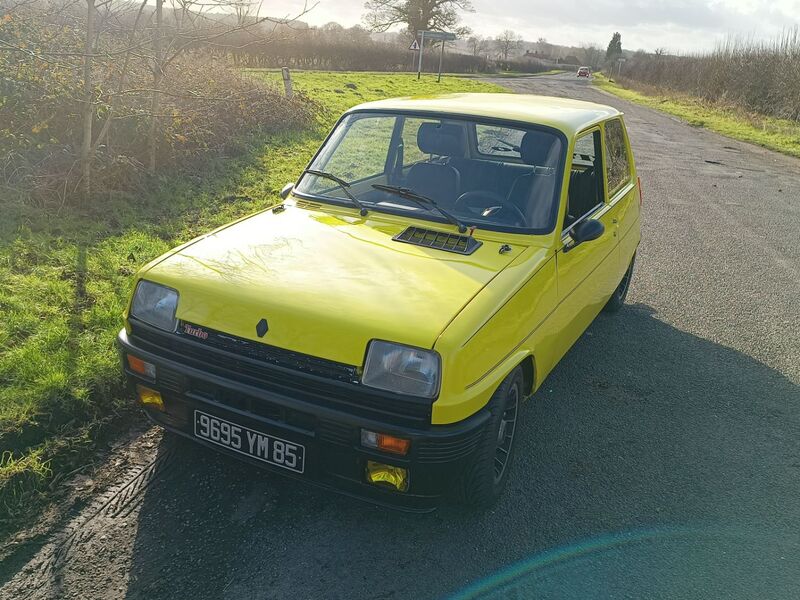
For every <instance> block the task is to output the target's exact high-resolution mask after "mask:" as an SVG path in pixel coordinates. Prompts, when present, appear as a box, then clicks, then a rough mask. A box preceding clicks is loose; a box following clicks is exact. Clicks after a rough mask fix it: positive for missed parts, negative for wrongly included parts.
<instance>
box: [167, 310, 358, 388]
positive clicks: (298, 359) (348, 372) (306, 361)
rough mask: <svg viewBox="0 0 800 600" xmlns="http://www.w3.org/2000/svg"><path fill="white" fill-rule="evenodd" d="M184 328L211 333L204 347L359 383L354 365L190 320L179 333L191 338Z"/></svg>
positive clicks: (184, 323) (183, 322)
mask: <svg viewBox="0 0 800 600" xmlns="http://www.w3.org/2000/svg"><path fill="white" fill-rule="evenodd" d="M181 330H183V331H187V330H189V331H198V330H199V331H201V332H202V333H203V334H207V335H208V337H207V338H205V339H204V340H203V342H202V344H203V345H204V346H212V347H214V348H217V349H219V350H224V351H225V352H231V353H232V354H238V355H240V356H246V357H247V358H251V359H253V360H257V361H259V362H264V363H268V364H272V365H277V366H279V367H284V368H287V369H293V370H296V371H302V372H304V373H311V374H313V375H318V376H320V377H326V378H328V379H335V380H337V381H344V382H346V383H358V371H357V370H356V368H355V367H353V366H351V365H346V364H343V363H338V362H335V361H332V360H326V359H324V358H318V357H316V356H309V355H308V354H301V353H300V352H293V351H291V350H285V349H284V348H278V347H276V346H269V345H267V344H262V343H259V342H252V341H250V340H247V339H244V338H240V337H236V336H234V335H228V334H227V333H222V332H221V331H215V330H213V329H209V328H207V327H201V326H200V325H195V324H194V323H188V322H186V321H181V323H180V326H179V327H178V331H177V332H176V333H175V335H177V336H183V337H189V338H190V339H191V337H190V336H189V335H188V334H186V333H182V332H181Z"/></svg>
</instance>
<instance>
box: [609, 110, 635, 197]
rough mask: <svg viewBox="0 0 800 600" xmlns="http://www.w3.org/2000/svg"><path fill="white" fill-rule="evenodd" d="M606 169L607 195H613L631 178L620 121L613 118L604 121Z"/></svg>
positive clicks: (626, 147)
mask: <svg viewBox="0 0 800 600" xmlns="http://www.w3.org/2000/svg"><path fill="white" fill-rule="evenodd" d="M605 129H606V171H607V174H608V190H609V196H611V195H613V194H614V193H615V192H616V191H617V190H619V189H620V188H621V187H622V186H624V185H625V184H626V183H628V182H629V181H630V179H631V167H630V160H629V159H628V146H627V145H626V144H625V133H624V132H623V131H622V122H621V121H620V120H619V119H614V120H612V121H608V122H607V123H606V127H605Z"/></svg>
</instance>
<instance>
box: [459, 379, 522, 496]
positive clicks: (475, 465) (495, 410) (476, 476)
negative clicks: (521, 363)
mask: <svg viewBox="0 0 800 600" xmlns="http://www.w3.org/2000/svg"><path fill="white" fill-rule="evenodd" d="M522 384H523V377H522V369H521V368H520V367H517V368H516V369H514V370H513V371H512V372H511V373H510V374H509V375H508V377H506V378H505V379H504V380H503V383H501V384H500V386H499V387H498V388H497V390H496V391H495V393H494V394H493V395H492V397H491V399H490V400H489V404H488V408H489V412H490V413H491V418H490V419H489V423H488V424H487V426H486V429H485V431H484V432H483V434H482V437H481V441H480V442H479V444H478V448H477V449H476V450H475V454H474V458H473V462H472V463H471V464H470V465H469V466H468V467H467V468H466V469H465V471H464V473H463V474H462V476H461V479H460V481H459V491H460V496H461V501H462V502H463V503H464V504H466V505H467V506H470V507H472V508H478V509H485V508H489V507H490V506H492V505H493V504H494V503H495V502H496V501H497V499H498V498H499V497H500V494H502V492H503V489H504V488H505V485H506V481H507V480H508V473H509V470H510V469H511V465H512V463H513V459H514V437H515V433H516V430H517V427H516V425H517V420H518V417H519V409H520V405H521V404H522V396H523V391H522Z"/></svg>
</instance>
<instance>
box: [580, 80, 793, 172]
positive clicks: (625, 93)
mask: <svg viewBox="0 0 800 600" xmlns="http://www.w3.org/2000/svg"><path fill="white" fill-rule="evenodd" d="M623 83H624V85H623ZM623 83H620V82H617V81H614V80H612V79H609V78H608V77H605V76H603V75H601V74H599V73H598V74H595V75H594V85H595V86H597V87H598V88H600V89H601V90H605V91H607V92H609V93H611V94H614V95H615V96H619V97H620V98H624V99H625V100H629V101H631V102H635V103H636V104H641V105H643V106H648V107H650V108H655V109H656V110H660V111H662V112H665V113H667V114H670V115H674V116H676V117H679V118H681V119H683V120H685V121H686V122H687V123H689V124H690V125H693V126H695V127H705V128H706V129H710V130H711V131H716V132H717V133H721V134H723V135H726V136H728V137H731V138H734V139H737V140H741V141H743V142H750V143H751V144H757V145H759V146H763V147H764V148H769V149H770V150H775V151H776V152H781V153H783V154H788V155H790V156H795V157H798V158H800V123H798V122H796V121H790V120H788V119H777V118H775V117H767V116H764V115H757V114H753V113H748V112H746V111H744V110H742V109H740V108H737V107H734V106H728V105H722V104H715V103H710V102H707V101H705V100H703V99H702V98H697V97H694V96H688V95H685V94H679V93H676V92H670V91H665V90H662V89H659V88H654V87H652V86H647V85H639V84H636V83H635V82H630V81H627V80H625V81H624V82H623Z"/></svg>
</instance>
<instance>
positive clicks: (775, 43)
mask: <svg viewBox="0 0 800 600" xmlns="http://www.w3.org/2000/svg"><path fill="white" fill-rule="evenodd" d="M622 72H623V75H624V78H629V79H631V80H634V81H638V82H642V83H646V84H650V85H653V86H657V87H662V88H668V89H671V90H674V91H679V92H684V93H688V94H691V95H694V96H698V97H700V98H703V99H705V100H708V101H711V102H721V103H728V104H734V105H736V106H739V107H741V108H744V109H745V110H749V111H752V112H756V113H760V114H763V115H767V116H772V117H777V118H782V119H791V120H795V121H797V120H800V102H798V98H800V78H798V77H797V73H798V72H800V29H798V28H795V29H792V30H789V31H787V32H785V33H784V34H783V35H781V36H780V37H778V38H776V39H774V40H772V41H771V42H766V43H759V42H755V41H753V40H745V39H741V38H731V39H728V40H727V41H726V42H724V43H723V44H721V45H720V46H719V47H717V49H716V50H714V51H713V52H711V53H708V54H702V55H694V56H654V55H647V54H637V55H635V56H634V57H633V58H631V59H630V60H629V61H628V62H626V63H625V66H624V67H623V70H622Z"/></svg>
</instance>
